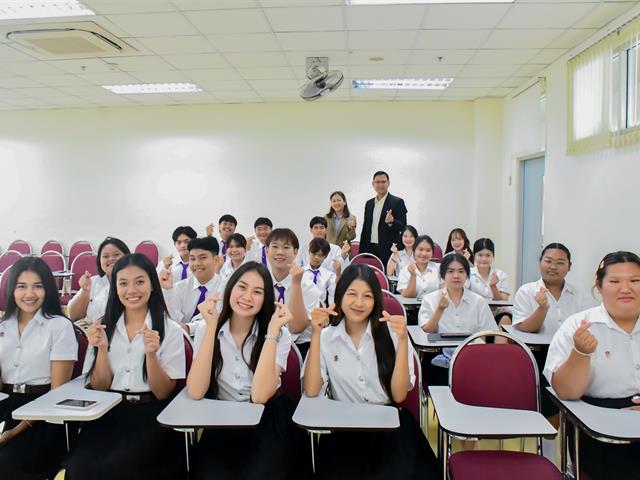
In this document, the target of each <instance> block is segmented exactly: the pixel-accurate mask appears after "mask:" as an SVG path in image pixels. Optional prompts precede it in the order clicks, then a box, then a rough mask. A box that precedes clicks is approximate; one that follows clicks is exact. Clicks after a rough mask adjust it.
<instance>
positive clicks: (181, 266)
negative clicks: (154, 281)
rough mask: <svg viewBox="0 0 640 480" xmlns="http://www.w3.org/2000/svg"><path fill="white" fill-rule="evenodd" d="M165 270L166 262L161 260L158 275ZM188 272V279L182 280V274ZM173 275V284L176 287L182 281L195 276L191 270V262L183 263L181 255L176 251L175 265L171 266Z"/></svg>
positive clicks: (157, 269) (174, 256)
mask: <svg viewBox="0 0 640 480" xmlns="http://www.w3.org/2000/svg"><path fill="white" fill-rule="evenodd" d="M162 270H164V262H163V261H162V259H160V262H159V263H158V266H157V268H156V271H157V272H158V273H160V272H162ZM185 271H186V275H187V276H186V277H185V278H182V272H185ZM171 275H172V278H173V284H174V285H175V284H176V283H178V282H179V281H180V280H186V279H187V278H191V277H192V276H193V272H192V271H191V269H190V268H189V261H188V260H187V262H183V261H182V258H180V254H179V253H178V252H177V251H176V252H174V254H173V263H172V264H171Z"/></svg>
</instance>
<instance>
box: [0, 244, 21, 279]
mask: <svg viewBox="0 0 640 480" xmlns="http://www.w3.org/2000/svg"><path fill="white" fill-rule="evenodd" d="M21 258H22V254H21V253H20V252H16V251H15V250H7V251H6V252H4V253H3V254H2V255H0V274H2V273H4V271H5V270H7V269H8V268H9V267H10V266H11V265H13V264H14V263H16V262H17V261H18V260H20V259H21Z"/></svg>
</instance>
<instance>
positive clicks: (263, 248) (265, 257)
mask: <svg viewBox="0 0 640 480" xmlns="http://www.w3.org/2000/svg"><path fill="white" fill-rule="evenodd" d="M262 264H263V265H266V264H267V246H266V245H263V246H262Z"/></svg>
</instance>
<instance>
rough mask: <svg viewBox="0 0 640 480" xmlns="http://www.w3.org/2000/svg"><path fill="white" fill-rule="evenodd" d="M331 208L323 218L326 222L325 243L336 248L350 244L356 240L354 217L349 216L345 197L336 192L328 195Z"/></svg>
mask: <svg viewBox="0 0 640 480" xmlns="http://www.w3.org/2000/svg"><path fill="white" fill-rule="evenodd" d="M329 200H330V201H331V206H330V207H329V211H328V212H327V214H326V215H325V216H324V218H325V219H326V220H327V241H328V242H329V243H331V244H333V245H337V246H338V247H342V246H343V245H344V242H351V241H352V240H353V239H354V238H356V216H355V215H353V214H351V212H350V211H349V206H348V205H347V197H346V196H345V194H344V193H342V192H340V191H337V192H333V193H332V194H331V195H329Z"/></svg>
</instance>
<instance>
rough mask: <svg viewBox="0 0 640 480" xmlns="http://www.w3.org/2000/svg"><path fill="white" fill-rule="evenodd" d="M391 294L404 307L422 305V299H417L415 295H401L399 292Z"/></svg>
mask: <svg viewBox="0 0 640 480" xmlns="http://www.w3.org/2000/svg"><path fill="white" fill-rule="evenodd" d="M393 296H394V297H396V299H397V300H398V301H399V302H400V303H401V304H402V305H404V306H405V307H419V306H420V305H422V299H420V300H418V299H417V298H416V297H403V296H402V295H400V294H399V293H394V294H393Z"/></svg>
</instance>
